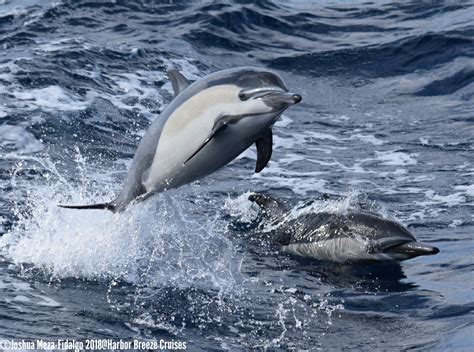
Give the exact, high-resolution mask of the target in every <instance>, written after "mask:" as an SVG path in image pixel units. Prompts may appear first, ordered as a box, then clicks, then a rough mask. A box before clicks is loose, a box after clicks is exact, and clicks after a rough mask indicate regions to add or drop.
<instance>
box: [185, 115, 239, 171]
mask: <svg viewBox="0 0 474 352" xmlns="http://www.w3.org/2000/svg"><path fill="white" fill-rule="evenodd" d="M232 119H233V117H232V116H223V117H221V118H219V119H218V120H217V121H216V122H215V123H214V127H213V128H212V130H211V133H210V134H209V136H208V137H207V138H206V139H205V140H204V142H203V143H202V144H201V146H200V147H199V148H198V149H197V150H196V151H195V152H194V153H193V154H192V155H191V156H190V157H189V158H187V159H186V161H185V162H184V164H186V163H187V162H188V161H189V160H191V159H192V158H194V156H196V154H197V153H199V152H200V151H201V150H202V149H203V148H204V147H205V146H206V145H207V144H208V143H209V142H210V141H211V140H212V138H214V136H215V135H216V134H218V133H219V132H220V131H222V130H224V129H225V128H226V127H227V124H228V123H233V120H232Z"/></svg>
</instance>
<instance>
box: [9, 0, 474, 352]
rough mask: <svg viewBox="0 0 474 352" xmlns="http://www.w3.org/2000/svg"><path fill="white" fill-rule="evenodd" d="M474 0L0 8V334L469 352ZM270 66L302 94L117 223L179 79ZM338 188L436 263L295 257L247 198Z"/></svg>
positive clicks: (300, 196)
mask: <svg viewBox="0 0 474 352" xmlns="http://www.w3.org/2000/svg"><path fill="white" fill-rule="evenodd" d="M473 19H474V7H473V4H472V2H468V1H466V2H463V1H458V2H402V3H398V4H397V3H390V2H385V1H377V2H358V1H352V2H338V1H333V2H331V1H327V2H326V1H325V2H314V1H302V0H301V1H273V2H271V1H227V2H222V3H218V2H207V1H193V2H187V1H162V2H159V1H156V2H145V3H142V2H132V1H129V2H127V1H112V2H110V1H108V2H105V1H103V2H102V1H55V2H47V1H39V0H36V1H34V0H31V1H29V0H24V1H21V0H16V1H13V0H12V1H9V0H4V1H0V148H1V149H0V155H1V159H0V187H1V189H2V192H1V194H0V235H1V238H0V248H1V256H0V292H1V297H2V299H1V300H0V337H1V338H7V339H22V338H24V339H36V338H43V339H51V340H56V339H58V338H69V339H85V338H110V339H114V340H116V339H119V338H122V339H125V340H127V339H133V338H138V339H140V340H150V339H160V338H164V339H168V340H180V341H187V343H188V349H190V350H193V351H194V350H206V351H207V350H221V349H239V348H240V349H249V348H256V349H269V350H275V349H282V350H283V349H308V350H355V349H356V350H366V351H374V350H435V351H448V350H449V351H454V350H456V351H468V350H472V348H473V346H474V339H473V336H474V331H473V330H474V328H473V320H474V319H473V309H474V303H473V301H474V299H473V298H474V297H473V290H474V275H473V268H474V256H473V253H474V242H473V234H474V215H473V214H474V211H473V210H474V185H473V180H474V158H473V155H474V153H473V152H474V103H473V101H474V100H473V99H474V59H473V58H474V20H473ZM241 65H254V66H262V67H267V68H271V69H274V70H276V71H278V72H279V73H280V74H281V75H282V76H283V77H284V79H285V81H286V82H287V84H288V86H289V87H290V89H291V90H292V91H295V92H299V93H301V94H302V95H303V97H304V99H303V102H302V103H301V104H299V105H297V106H295V107H292V108H291V109H289V110H288V111H287V112H286V113H285V114H284V115H283V117H282V119H281V120H280V121H279V122H278V123H277V125H276V127H275V128H274V133H275V135H276V136H275V146H274V154H273V158H272V161H271V162H270V164H269V167H268V168H267V169H265V170H264V171H263V172H262V173H261V174H259V175H252V171H253V169H254V163H255V156H256V154H255V151H254V150H253V149H250V150H249V151H247V152H245V153H244V154H243V155H242V156H240V157H239V158H238V159H237V160H235V161H234V162H233V163H231V164H230V165H228V166H226V167H225V168H224V169H222V170H220V171H219V172H217V173H215V174H213V175H211V176H209V177H207V178H205V179H203V180H201V181H198V182H196V183H194V184H191V185H187V186H185V187H182V188H180V189H178V190H174V191H170V192H168V193H166V194H161V195H158V196H156V197H154V198H152V199H150V200H149V201H148V202H145V203H143V204H140V205H137V206H136V207H134V208H132V209H130V210H128V211H127V212H125V213H124V214H120V215H113V214H109V213H107V212H103V211H89V212H77V211H71V210H65V209H59V208H57V207H56V204H58V203H64V202H67V203H79V204H80V203H84V202H98V201H103V200H109V199H111V198H112V197H113V195H114V194H116V192H118V190H119V188H120V185H121V182H122V181H123V179H124V176H125V173H126V170H127V166H128V165H129V164H130V161H131V158H132V156H133V154H134V151H135V149H136V147H137V144H138V142H139V140H140V137H141V136H142V135H143V133H144V131H145V130H146V129H147V127H148V125H149V124H150V122H151V121H152V120H153V119H154V118H155V117H156V116H157V114H159V113H160V111H162V110H163V109H164V107H165V106H166V104H167V103H168V102H169V101H170V99H171V97H172V90H171V84H170V83H169V82H168V80H167V78H166V67H170V66H175V67H177V68H179V69H180V70H181V71H182V72H183V73H184V74H185V75H186V76H187V77H188V78H190V79H196V78H197V77H200V76H203V75H205V74H207V73H210V72H213V71H216V70H220V69H225V68H230V67H235V66H241ZM250 191H261V192H262V191H263V192H266V193H268V194H271V195H273V196H275V197H277V198H282V199H285V200H287V201H289V202H293V204H298V203H299V202H305V201H308V200H311V199H316V198H318V197H319V196H320V195H321V194H322V193H329V194H331V195H333V196H334V198H338V197H345V198H347V199H346V200H345V201H333V203H332V205H333V206H334V207H335V208H347V207H352V206H356V205H357V204H359V203H360V202H363V203H365V204H368V205H370V207H371V208H373V209H376V210H377V211H379V212H381V213H382V214H384V215H385V216H387V217H390V218H395V219H397V220H399V221H400V222H402V223H403V224H405V225H406V226H408V228H409V229H410V230H411V231H412V232H413V233H414V234H415V236H416V237H417V238H418V239H419V240H422V241H423V242H426V243H429V244H432V245H435V246H437V247H439V248H440V250H441V252H440V253H439V254H438V255H436V256H431V257H421V258H417V259H414V260H411V261H407V262H403V263H402V264H400V265H388V266H387V265H384V266H372V267H353V266H341V265H332V264H328V263H321V262H315V261H310V260H301V259H298V258H295V257H293V256H290V255H287V254H283V253H280V252H279V251H278V248H274V247H272V246H269V245H264V244H262V243H261V241H259V240H258V239H257V238H255V237H254V235H253V233H254V231H255V229H254V227H255V222H254V221H255V218H256V217H258V215H257V213H256V211H257V210H256V209H254V208H253V207H252V206H251V205H250V204H249V202H248V201H246V197H247V195H248V192H250Z"/></svg>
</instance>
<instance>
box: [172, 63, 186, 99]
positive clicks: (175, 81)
mask: <svg viewBox="0 0 474 352" xmlns="http://www.w3.org/2000/svg"><path fill="white" fill-rule="evenodd" d="M168 77H169V79H170V80H171V84H172V85H173V91H174V96H177V95H178V94H179V93H181V92H182V91H183V90H184V89H186V87H187V86H189V85H190V84H191V83H190V82H189V81H188V79H187V78H186V77H184V76H183V75H182V74H181V73H179V72H178V71H177V70H174V69H171V70H168Z"/></svg>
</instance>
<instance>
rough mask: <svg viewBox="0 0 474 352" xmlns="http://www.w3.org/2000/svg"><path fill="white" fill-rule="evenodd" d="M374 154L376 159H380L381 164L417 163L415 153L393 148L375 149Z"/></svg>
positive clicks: (404, 164)
mask: <svg viewBox="0 0 474 352" xmlns="http://www.w3.org/2000/svg"><path fill="white" fill-rule="evenodd" d="M375 154H376V155H377V160H379V161H381V164H382V165H390V166H406V165H415V164H416V163H417V161H416V157H417V156H418V154H417V153H404V152H397V151H394V150H389V151H384V152H378V151H376V152H375Z"/></svg>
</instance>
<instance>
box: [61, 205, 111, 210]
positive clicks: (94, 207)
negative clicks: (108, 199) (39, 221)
mask: <svg viewBox="0 0 474 352" xmlns="http://www.w3.org/2000/svg"><path fill="white" fill-rule="evenodd" d="M58 207H61V208H67V209H107V210H110V211H115V205H113V204H112V203H98V204H86V205H64V204H58Z"/></svg>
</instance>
